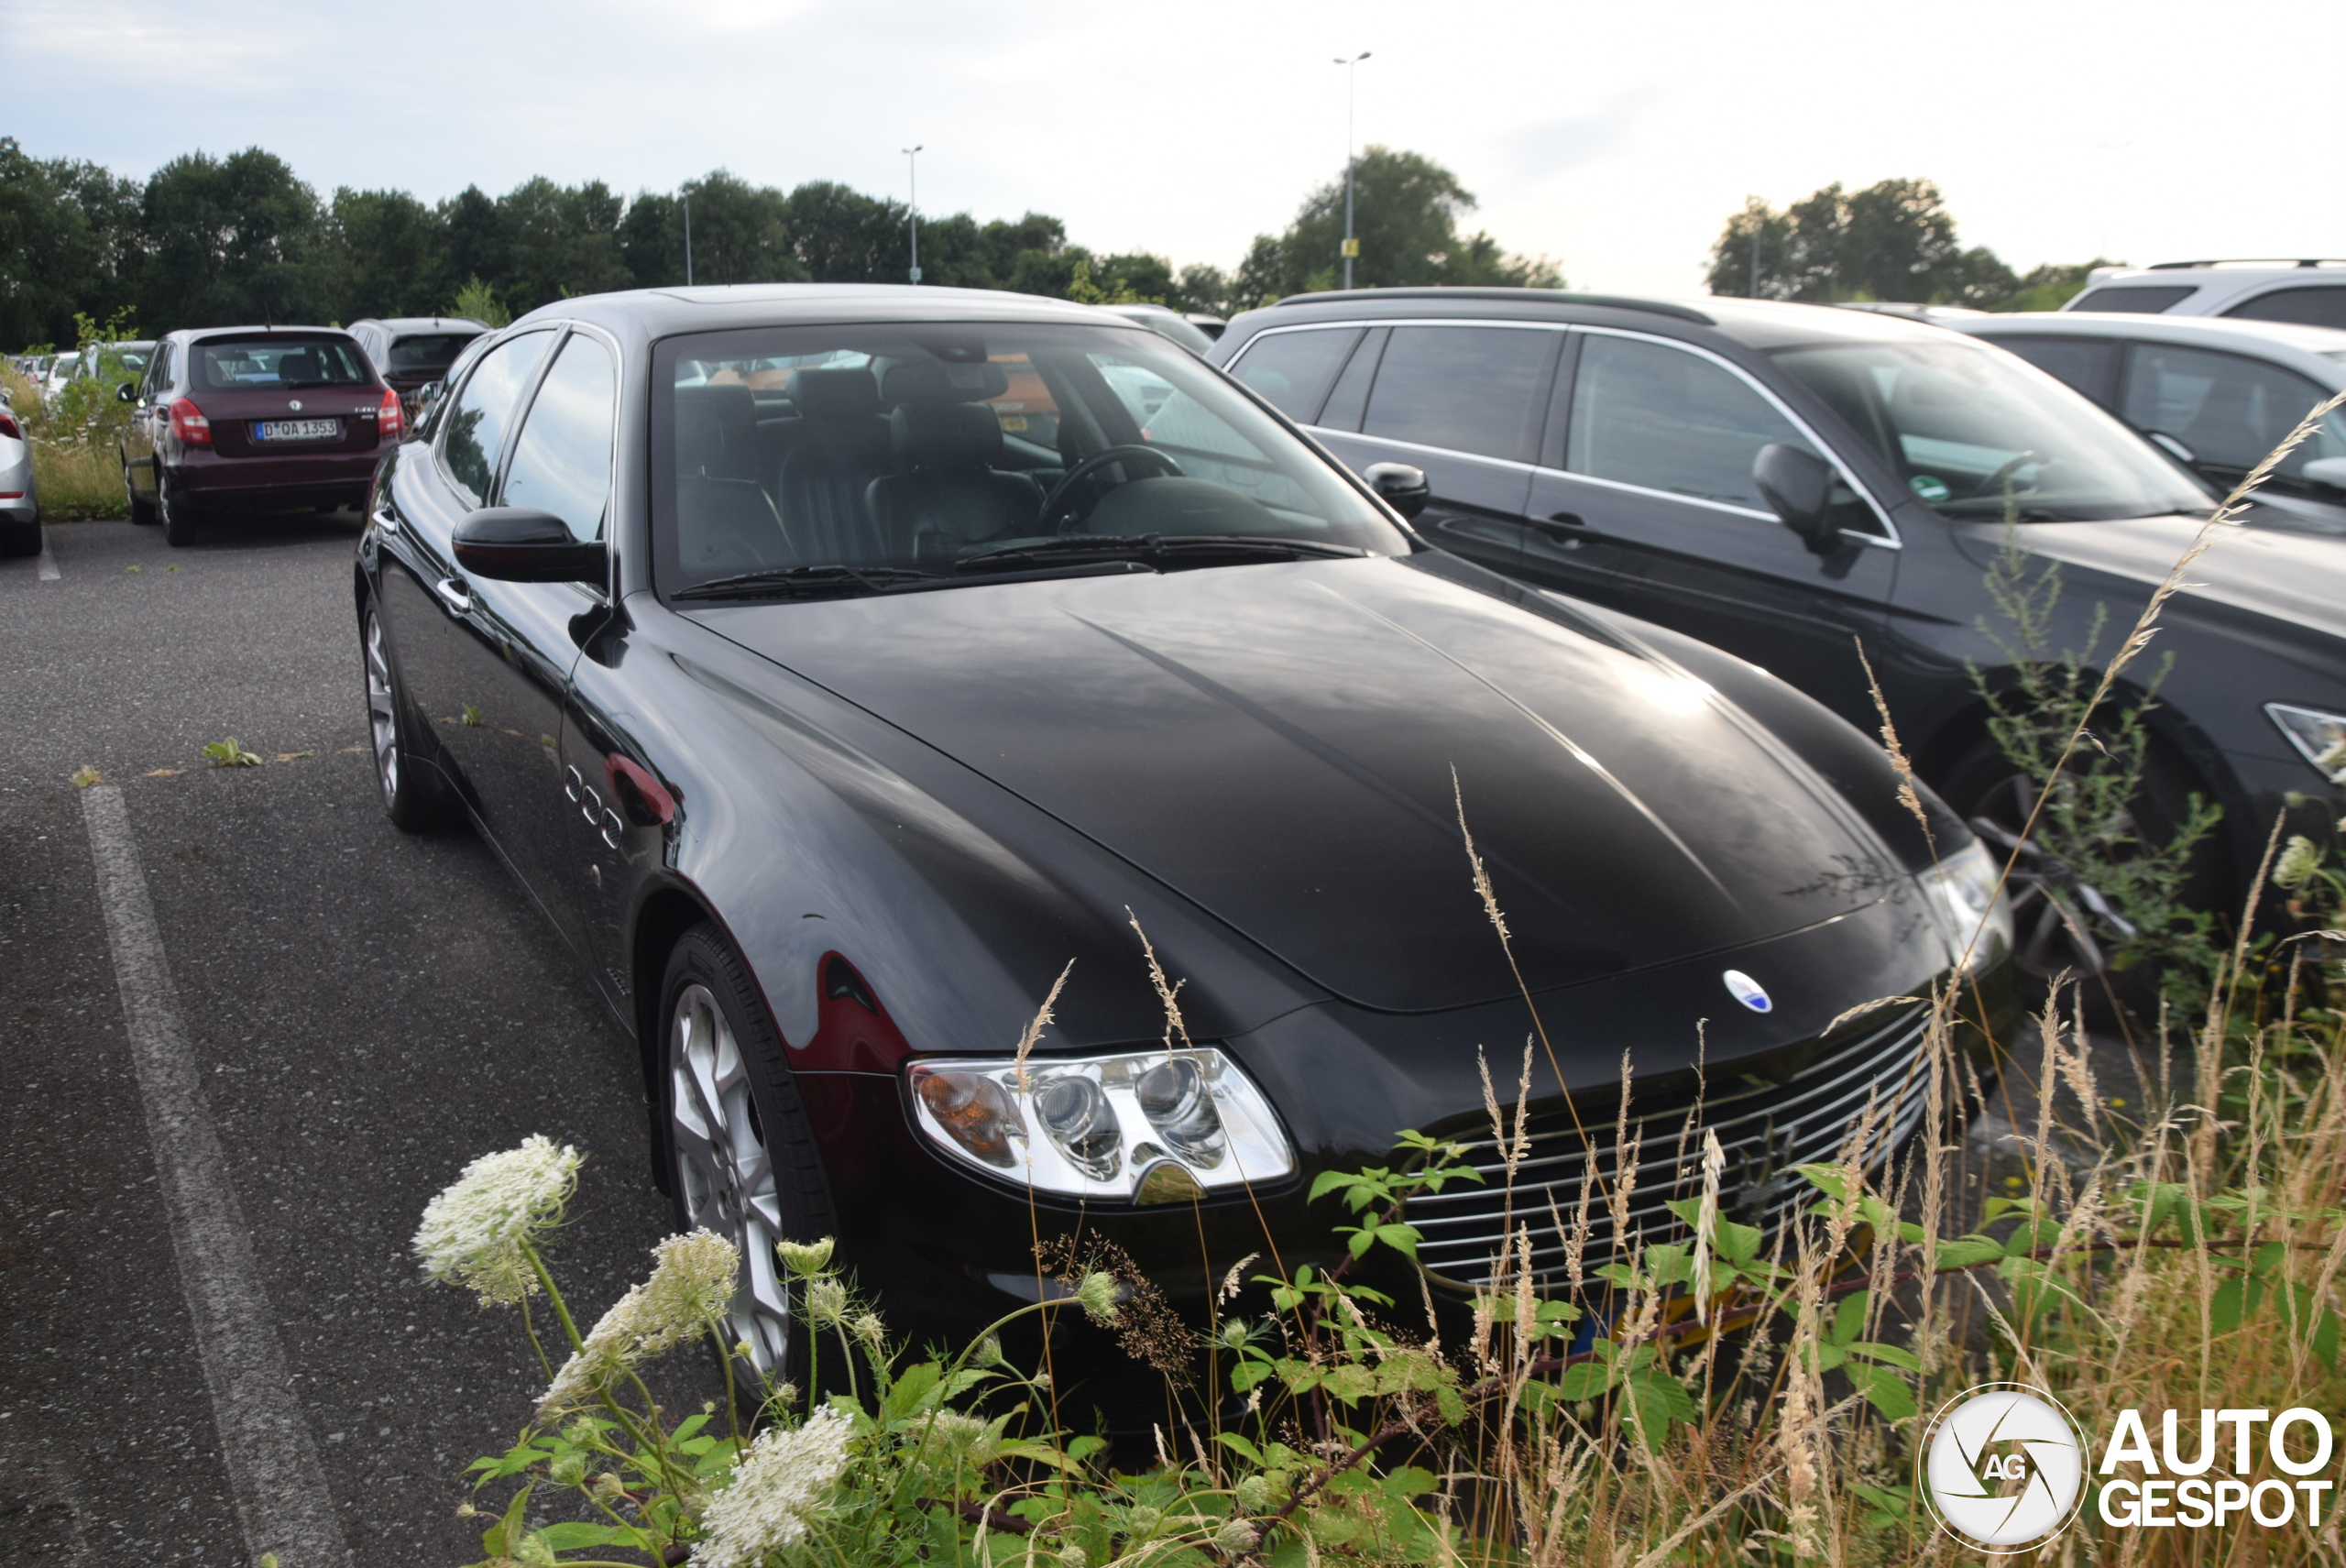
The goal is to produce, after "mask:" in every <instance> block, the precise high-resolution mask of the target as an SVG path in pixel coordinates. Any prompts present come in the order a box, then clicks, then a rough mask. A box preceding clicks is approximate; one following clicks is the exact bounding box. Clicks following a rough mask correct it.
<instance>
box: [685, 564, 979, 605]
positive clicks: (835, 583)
mask: <svg viewBox="0 0 2346 1568" xmlns="http://www.w3.org/2000/svg"><path fill="white" fill-rule="evenodd" d="M936 576H937V574H936V573H934V572H915V571H913V570H912V569H910V568H909V567H905V566H846V565H828V566H787V567H782V568H779V569H776V570H773V571H765V572H740V573H737V574H735V575H734V576H729V577H712V578H710V579H709V580H708V581H707V582H705V583H695V584H694V585H693V586H692V587H688V588H678V589H677V590H676V591H675V592H674V593H673V594H670V595H669V596H668V597H669V598H678V599H732V598H805V597H811V596H813V595H816V594H837V593H857V592H861V593H880V592H882V591H884V590H885V589H888V588H892V587H895V586H896V585H897V584H899V583H925V582H929V581H932V580H934V579H935V578H936Z"/></svg>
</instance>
